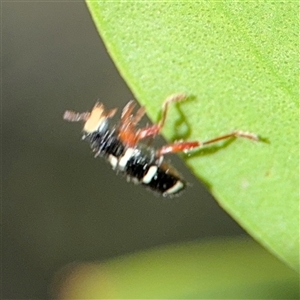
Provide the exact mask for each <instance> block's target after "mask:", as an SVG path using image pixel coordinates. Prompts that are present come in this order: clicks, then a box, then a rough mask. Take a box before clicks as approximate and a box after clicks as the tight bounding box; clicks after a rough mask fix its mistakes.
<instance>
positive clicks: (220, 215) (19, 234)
mask: <svg viewBox="0 0 300 300" xmlns="http://www.w3.org/2000/svg"><path fill="white" fill-rule="evenodd" d="M1 42H2V68H3V70H2V99H1V100H2V109H3V110H2V117H3V120H2V124H3V127H2V133H3V136H2V145H3V146H2V147H3V173H2V174H3V192H2V194H3V201H2V217H3V219H2V242H3V243H2V276H3V279H2V280H3V282H2V284H3V290H2V293H3V295H2V296H3V298H5V299H8V298H11V299H34V298H39V299H47V297H49V296H48V287H49V284H50V282H51V280H52V278H53V276H54V274H55V273H56V272H57V271H58V270H60V269H61V268H62V267H63V266H65V265H66V264H68V263H71V262H75V261H76V262H81V261H95V260H97V261H98V260H105V259H108V258H112V257H115V256H118V255H122V254H126V253H130V252H133V251H138V250H141V249H147V248H150V247H154V246H159V245H166V244H170V243H177V242H182V241H190V240H195V239H203V238H208V237H212V236H219V237H225V236H233V235H241V234H244V232H243V230H242V229H241V228H240V227H239V226H238V225H237V224H236V223H235V222H234V221H233V220H232V219H231V218H230V217H229V216H228V215H227V214H226V213H225V212H224V211H223V210H222V209H221V208H220V207H219V206H218V205H217V203H216V202H215V200H214V199H213V198H212V196H211V195H210V194H209V192H208V190H207V189H206V188H205V186H204V185H203V184H201V183H199V182H198V181H197V180H196V179H195V178H194V177H193V175H192V174H191V173H190V172H189V170H188V169H187V168H186V167H185V165H184V164H183V162H182V161H181V160H180V159H179V158H178V157H177V156H174V157H172V161H173V164H174V165H175V166H176V167H177V168H178V169H179V170H180V172H181V173H182V174H183V175H184V176H185V177H186V179H187V180H188V181H189V182H190V183H191V184H192V187H190V188H188V190H187V191H186V192H185V193H184V194H182V196H181V197H178V198H175V199H164V198H158V197H156V196H155V195H153V194H152V193H151V192H148V191H146V190H144V189H143V188H142V187H140V186H134V185H132V184H128V183H127V182H126V180H124V178H122V177H121V176H116V175H115V174H114V172H113V171H111V170H110V169H111V167H110V165H109V164H108V163H107V162H105V161H103V160H101V159H94V158H93V155H92V153H91V151H90V149H89V146H88V144H86V143H83V142H81V141H80V137H81V136H80V133H81V126H80V124H70V123H66V122H64V121H63V120H62V115H63V112H64V111H65V110H66V109H74V110H78V111H86V110H89V109H90V108H91V107H92V106H93V104H94V102H95V101H96V100H97V99H100V100H101V101H102V102H103V103H105V105H106V106H107V107H108V108H112V107H120V108H121V107H123V106H124V105H125V104H126V103H127V101H128V100H130V99H132V98H133V95H132V94H131V92H130V90H129V89H128V87H127V86H126V83H125V82H124V81H123V79H122V78H121V77H120V75H119V73H118V71H117V70H116V68H115V66H114V64H113V63H112V61H111V59H110V57H109V56H108V54H107V52H106V50H105V47H104V45H103V43H102V41H101V39H100V37H99V35H98V33H97V32H96V29H95V26H94V24H93V22H92V19H91V17H90V15H89V12H88V10H87V8H86V6H85V3H84V2H70V1H68V2H2V41H1ZM162 100H163V99H162ZM203 159H205V158H203Z"/></svg>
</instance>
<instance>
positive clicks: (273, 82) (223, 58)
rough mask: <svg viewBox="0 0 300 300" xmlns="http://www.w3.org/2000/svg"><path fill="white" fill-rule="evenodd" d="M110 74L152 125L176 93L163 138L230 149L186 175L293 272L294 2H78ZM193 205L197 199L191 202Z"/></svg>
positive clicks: (205, 158) (196, 159) (195, 162)
mask: <svg viewBox="0 0 300 300" xmlns="http://www.w3.org/2000/svg"><path fill="white" fill-rule="evenodd" d="M87 4H88V7H89V9H90V11H91V14H92V17H93V19H94V21H95V24H96V26H97V28H98V30H99V32H100V34H101V36H102V38H103V40H104V43H105V45H106V47H107V49H108V51H109V53H110V55H111V57H112V59H113V60H114V62H115V64H116V66H117V67H118V69H119V70H120V73H121V74H122V76H123V77H124V79H125V80H126V82H127V83H128V85H129V87H130V88H131V90H132V91H133V93H134V94H135V96H136V98H137V99H138V100H139V101H140V103H141V104H143V105H145V106H146V109H147V113H148V115H149V117H150V118H151V119H152V120H157V119H158V116H159V113H160V107H161V104H162V102H163V100H164V99H165V98H166V97H167V96H168V95H170V94H173V93H177V92H185V93H187V94H188V95H190V97H189V100H187V101H185V102H183V103H180V104H178V105H174V106H173V107H172V109H171V111H170V115H169V117H168V122H167V123H168V124H167V126H166V128H165V129H164V130H163V134H164V135H165V137H166V138H167V139H168V140H172V139H180V138H184V139H188V140H202V141H203V140H207V139H210V138H213V137H215V136H218V135H222V134H225V133H228V132H230V131H232V130H234V129H239V130H245V131H251V132H254V133H257V134H259V135H260V136H262V137H263V138H265V139H268V140H269V143H263V142H260V143H256V142H252V141H249V140H245V139H237V140H235V141H234V142H232V143H230V142H229V143H220V144H218V145H217V146H211V147H209V148H207V149H203V150H201V151H196V152H195V153H193V155H191V156H185V157H184V159H185V160H186V162H187V164H188V166H189V167H190V168H191V170H192V171H193V172H194V173H195V174H196V176H197V177H199V178H201V179H202V180H203V181H204V182H206V183H207V185H208V186H209V187H210V189H211V192H212V193H213V195H214V196H215V197H216V199H217V201H218V202H219V203H220V205H221V206H222V207H223V208H224V209H225V210H226V211H227V212H228V213H230V214H231V216H232V217H234V218H235V220H237V221H238V222H239V223H240V224H241V225H242V226H243V227H244V228H245V229H246V230H247V231H248V232H249V233H250V234H251V235H252V236H253V237H255V238H256V239H257V240H258V241H259V242H261V243H262V244H263V245H265V246H266V247H267V248H268V249H269V250H270V251H271V252H273V253H274V254H276V255H277V256H279V257H280V258H281V259H283V260H284V261H285V262H286V263H288V264H289V265H290V266H292V267H293V268H295V269H298V268H299V202H298V200H299V156H298V154H299V145H298V136H299V134H298V130H299V125H298V118H299V115H298V113H299V107H298V69H299V64H298V50H299V41H298V38H299V36H298V25H299V4H298V2H292V1H290V2H288V1H285V2H279V1H278V2H276V1H268V2H264V1H259V2H249V1H245V2H240V1H224V2H220V1H202V2H198V1H197V2H196V1H195V2H191V1H186V2H185V1H181V2H154V1H145V2H140V1H139V2H119V1H116V2H110V1H90V2H87ZM199 201H201V199H199Z"/></svg>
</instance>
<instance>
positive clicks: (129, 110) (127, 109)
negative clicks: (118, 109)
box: [121, 100, 135, 123]
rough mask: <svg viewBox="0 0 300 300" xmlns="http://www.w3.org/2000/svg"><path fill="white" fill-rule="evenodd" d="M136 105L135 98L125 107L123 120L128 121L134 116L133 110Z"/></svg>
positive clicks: (123, 121)
mask: <svg viewBox="0 0 300 300" xmlns="http://www.w3.org/2000/svg"><path fill="white" fill-rule="evenodd" d="M134 107H135V103H134V101H133V100H130V101H129V102H128V103H127V104H126V105H125V107H124V108H123V111H122V115H121V122H122V123H126V122H128V121H129V120H130V118H132V111H133V109H134Z"/></svg>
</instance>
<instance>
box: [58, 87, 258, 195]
mask: <svg viewBox="0 0 300 300" xmlns="http://www.w3.org/2000/svg"><path fill="white" fill-rule="evenodd" d="M185 99H187V96H186V94H184V93H176V94H172V95H170V96H169V97H167V98H166V100H165V101H164V102H163V105H162V114H161V119H160V120H159V122H158V123H156V124H153V125H149V126H146V127H143V128H138V123H139V121H140V120H141V119H142V117H143V116H144V114H145V108H144V107H140V108H139V109H138V110H137V111H136V113H134V112H133V111H134V108H135V102H134V101H133V100H131V101H129V102H128V104H127V105H126V106H125V107H124V108H123V110H122V113H121V118H120V122H119V123H118V124H116V125H111V124H110V123H111V120H110V119H111V118H112V117H113V116H115V114H116V112H117V109H116V108H114V109H110V110H106V109H105V107H104V105H103V104H102V103H100V102H96V104H95V105H94V107H93V109H92V110H91V112H83V113H78V112H74V111H70V110H67V111H66V112H65V113H64V116H63V118H64V120H66V121H69V122H79V121H83V122H84V126H83V135H82V139H83V140H85V141H87V142H88V143H89V144H90V146H91V148H92V150H93V152H95V157H98V156H99V157H104V158H105V159H106V160H107V161H108V162H109V163H110V164H111V166H112V168H113V169H114V170H115V171H117V172H118V173H122V174H124V175H125V176H126V177H127V179H128V181H131V182H134V183H136V184H142V185H144V186H145V187H147V188H149V189H151V190H153V191H155V192H157V193H159V194H161V195H163V196H173V195H177V194H179V193H180V192H181V191H182V190H183V189H185V187H186V185H187V183H186V181H185V180H184V179H183V177H182V176H181V175H180V173H179V172H178V171H177V170H176V169H175V168H174V167H172V166H171V165H170V164H168V163H166V162H165V160H164V156H165V155H166V154H169V153H176V152H185V153H187V152H189V151H192V150H194V149H197V148H201V147H204V146H207V145H210V144H213V143H217V142H219V141H222V140H226V139H229V138H233V137H242V138H247V139H249V140H253V141H258V140H259V137H258V136H257V135H256V134H253V133H250V132H244V131H240V130H236V131H232V132H230V133H228V134H225V135H221V136H218V137H216V138H213V139H210V140H207V141H204V142H201V141H178V142H175V143H172V144H167V145H164V146H162V147H161V148H158V149H156V148H154V147H152V146H150V145H147V144H146V143H145V142H144V141H145V139H146V138H154V137H155V136H156V135H158V134H160V132H161V130H162V128H163V126H164V124H165V122H166V117H167V112H168V108H169V105H170V104H171V103H176V102H180V101H183V100H185Z"/></svg>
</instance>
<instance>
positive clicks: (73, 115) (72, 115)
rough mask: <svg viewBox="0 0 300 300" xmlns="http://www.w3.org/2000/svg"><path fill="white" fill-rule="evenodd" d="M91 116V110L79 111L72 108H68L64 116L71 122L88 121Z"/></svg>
mask: <svg viewBox="0 0 300 300" xmlns="http://www.w3.org/2000/svg"><path fill="white" fill-rule="evenodd" d="M89 117H90V113H89V112H84V113H77V112H75V111H71V110H66V111H65V113H64V116H63V118H64V120H66V121H69V122H79V121H87V120H88V118H89Z"/></svg>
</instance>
